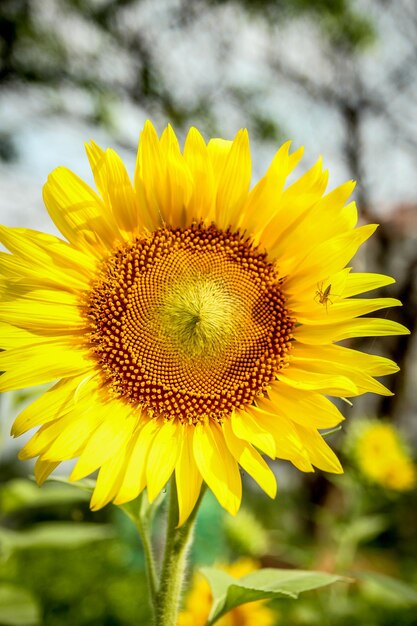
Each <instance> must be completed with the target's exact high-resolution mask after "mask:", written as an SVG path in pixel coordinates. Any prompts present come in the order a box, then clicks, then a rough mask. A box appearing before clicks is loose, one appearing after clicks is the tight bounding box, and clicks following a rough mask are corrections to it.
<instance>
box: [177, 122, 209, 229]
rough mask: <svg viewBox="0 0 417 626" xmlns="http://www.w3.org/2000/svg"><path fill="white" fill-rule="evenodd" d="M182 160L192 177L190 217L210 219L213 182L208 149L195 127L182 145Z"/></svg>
mask: <svg viewBox="0 0 417 626" xmlns="http://www.w3.org/2000/svg"><path fill="white" fill-rule="evenodd" d="M184 160H185V162H186V163H187V165H188V169H189V171H190V173H191V176H192V179H193V183H194V184H193V191H192V195H191V197H190V200H189V202H188V207H187V213H188V216H189V218H190V219H195V220H196V221H198V220H199V219H203V220H205V219H206V220H207V221H211V220H214V218H215V213H214V208H215V199H216V198H215V191H216V188H215V182H214V173H213V167H212V164H211V161H210V159H209V154H208V149H207V146H206V143H205V141H204V139H203V137H202V136H201V135H200V133H199V132H198V130H197V129H196V128H191V129H190V130H189V132H188V135H187V138H186V140H185V145H184Z"/></svg>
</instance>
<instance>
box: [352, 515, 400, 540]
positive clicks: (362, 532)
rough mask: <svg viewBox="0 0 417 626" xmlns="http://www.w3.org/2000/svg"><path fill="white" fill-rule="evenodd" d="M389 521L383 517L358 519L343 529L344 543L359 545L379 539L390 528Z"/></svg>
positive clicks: (374, 516)
mask: <svg viewBox="0 0 417 626" xmlns="http://www.w3.org/2000/svg"><path fill="white" fill-rule="evenodd" d="M388 523H389V520H388V519H387V518H386V517H384V516H382V515H372V516H367V517H358V518H357V519H355V520H352V521H351V522H349V524H347V525H346V526H344V528H343V543H353V544H358V543H362V542H365V541H370V540H371V539H374V538H375V537H378V535H380V534H381V533H382V531H383V530H385V529H386V527H387V526H388Z"/></svg>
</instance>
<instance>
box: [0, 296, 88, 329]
mask: <svg viewBox="0 0 417 626" xmlns="http://www.w3.org/2000/svg"><path fill="white" fill-rule="evenodd" d="M32 293H33V296H34V297H36V293H37V292H32ZM50 293H52V292H50ZM55 293H56V297H55V301H54V302H51V301H49V302H44V301H39V302H36V301H35V300H33V301H32V302H28V301H27V300H24V299H19V300H9V301H3V302H2V303H1V304H0V321H1V322H5V323H6V324H15V325H16V326H21V327H22V328H25V329H26V330H30V331H34V332H39V334H45V335H46V334H47V331H49V334H51V331H53V332H55V333H57V331H61V332H64V331H65V332H67V331H68V330H69V329H71V330H73V331H78V330H80V329H82V328H83V327H85V323H86V322H85V320H84V319H83V318H82V317H81V313H80V309H79V308H78V306H74V305H71V304H66V303H60V302H59V299H60V297H61V296H62V294H64V293H65V292H63V291H61V292H55ZM67 295H68V296H71V295H72V294H67Z"/></svg>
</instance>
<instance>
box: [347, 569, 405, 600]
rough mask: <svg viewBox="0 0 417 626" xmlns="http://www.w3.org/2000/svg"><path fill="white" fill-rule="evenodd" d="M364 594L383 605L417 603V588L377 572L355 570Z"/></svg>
mask: <svg viewBox="0 0 417 626" xmlns="http://www.w3.org/2000/svg"><path fill="white" fill-rule="evenodd" d="M355 576H356V577H357V578H358V579H359V580H360V581H361V588H362V590H363V591H364V592H365V594H366V595H367V596H368V597H369V598H371V599H373V600H375V601H376V602H377V603H378V604H379V605H380V604H382V605H383V606H389V607H392V606H401V607H408V606H414V605H417V589H416V588H414V587H411V586H410V585H408V584H407V583H405V582H403V581H402V580H398V579H397V578H392V577H391V576H386V575H385V574H380V573H379V572H355Z"/></svg>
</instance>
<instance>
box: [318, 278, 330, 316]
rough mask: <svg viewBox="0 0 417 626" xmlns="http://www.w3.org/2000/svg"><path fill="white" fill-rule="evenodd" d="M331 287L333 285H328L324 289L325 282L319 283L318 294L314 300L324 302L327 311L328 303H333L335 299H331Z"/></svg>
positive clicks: (319, 302)
mask: <svg viewBox="0 0 417 626" xmlns="http://www.w3.org/2000/svg"><path fill="white" fill-rule="evenodd" d="M331 288H332V286H331V285H327V287H326V289H324V290H323V283H320V284H318V285H317V291H316V295H315V297H314V301H315V302H317V304H323V305H324V306H325V307H326V311H327V305H328V304H333V301H332V300H330V291H331Z"/></svg>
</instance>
